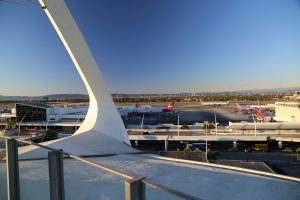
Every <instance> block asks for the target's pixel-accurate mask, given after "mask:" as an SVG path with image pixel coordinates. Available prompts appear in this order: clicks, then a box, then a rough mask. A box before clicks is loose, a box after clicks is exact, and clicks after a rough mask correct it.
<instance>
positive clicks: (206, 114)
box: [124, 105, 253, 125]
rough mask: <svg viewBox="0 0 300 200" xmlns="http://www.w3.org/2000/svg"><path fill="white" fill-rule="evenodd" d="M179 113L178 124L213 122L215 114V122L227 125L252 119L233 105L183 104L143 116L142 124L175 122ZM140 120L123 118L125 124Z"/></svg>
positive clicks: (137, 122)
mask: <svg viewBox="0 0 300 200" xmlns="http://www.w3.org/2000/svg"><path fill="white" fill-rule="evenodd" d="M178 113H179V115H180V116H179V123H180V124H194V123H196V122H199V123H202V122H204V121H208V122H214V121H215V115H216V118H217V122H218V123H219V124H221V125H228V123H229V121H231V122H241V121H253V118H252V115H251V114H243V113H240V112H238V111H237V110H236V108H235V107H233V106H216V107H215V106H201V105H190V106H188V105H184V106H176V107H175V108H174V110H173V111H171V112H166V113H160V114H152V115H145V116H144V122H143V124H144V125H156V124H177V123H178ZM141 122H142V117H141V116H137V115H130V116H128V117H127V118H124V123H125V124H126V125H138V124H140V123H141Z"/></svg>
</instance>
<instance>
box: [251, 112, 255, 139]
mask: <svg viewBox="0 0 300 200" xmlns="http://www.w3.org/2000/svg"><path fill="white" fill-rule="evenodd" d="M252 118H253V122H254V135H255V137H256V121H255V119H254V115H253V113H252Z"/></svg>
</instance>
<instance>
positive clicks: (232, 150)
mask: <svg viewBox="0 0 300 200" xmlns="http://www.w3.org/2000/svg"><path fill="white" fill-rule="evenodd" d="M228 151H230V152H237V151H238V148H230V149H228Z"/></svg>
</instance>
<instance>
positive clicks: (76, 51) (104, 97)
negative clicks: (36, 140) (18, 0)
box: [20, 0, 137, 158]
mask: <svg viewBox="0 0 300 200" xmlns="http://www.w3.org/2000/svg"><path fill="white" fill-rule="evenodd" d="M40 4H41V6H42V8H43V9H44V11H45V12H46V14H47V16H48V17H49V19H50V21H51V23H52V25H53V26H54V28H55V30H56V32H57V33H58V35H59V37H60V39H61V41H62V42H63V44H64V46H65V48H66V50H67V51H68V53H69V55H70V57H71V59H72V61H73V63H74V64H75V66H76V69H77V71H78V72H79V74H80V77H81V78H82V80H83V82H84V84H85V86H86V88H87V91H88V94H89V98H90V104H89V109H88V113H87V116H86V118H85V120H84V122H83V123H82V125H81V126H80V128H79V129H78V130H77V131H76V133H75V134H74V135H73V136H71V137H67V138H62V139H59V140H54V141H50V142H47V143H44V144H45V145H48V146H50V147H53V148H57V149H63V150H64V151H66V152H69V153H72V154H75V155H100V154H120V153H132V152H137V150H135V149H133V148H131V147H130V141H129V138H128V135H127V132H126V130H125V127H124V124H123V121H122V119H121V117H120V115H119V113H118V111H117V109H116V107H115V105H114V102H113V100H112V97H111V94H110V93H109V91H108V89H107V87H106V85H105V82H104V79H103V76H102V74H101V72H100V69H99V68H98V66H97V64H96V61H95V60H94V58H93V56H92V54H91V52H90V50H89V48H88V45H87V44H86V42H85V40H84V38H83V36H82V34H81V33H80V30H79V28H78V27H77V25H76V22H75V21H74V19H73V17H72V15H71V13H70V12H69V10H68V8H67V6H66V4H65V3H64V1H63V0H40ZM20 153H21V154H22V155H20V157H23V158H34V157H44V156H46V154H45V151H43V150H41V149H39V148H36V147H32V146H27V147H24V148H22V149H20Z"/></svg>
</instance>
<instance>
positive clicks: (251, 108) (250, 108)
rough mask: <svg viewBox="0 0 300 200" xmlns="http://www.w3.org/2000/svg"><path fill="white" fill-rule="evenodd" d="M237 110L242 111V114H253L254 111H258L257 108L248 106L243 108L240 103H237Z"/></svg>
mask: <svg viewBox="0 0 300 200" xmlns="http://www.w3.org/2000/svg"><path fill="white" fill-rule="evenodd" d="M236 108H237V109H238V110H240V111H242V112H244V111H248V112H249V111H250V112H252V111H254V110H257V108H255V107H250V106H248V105H246V106H241V105H240V104H238V103H236Z"/></svg>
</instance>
